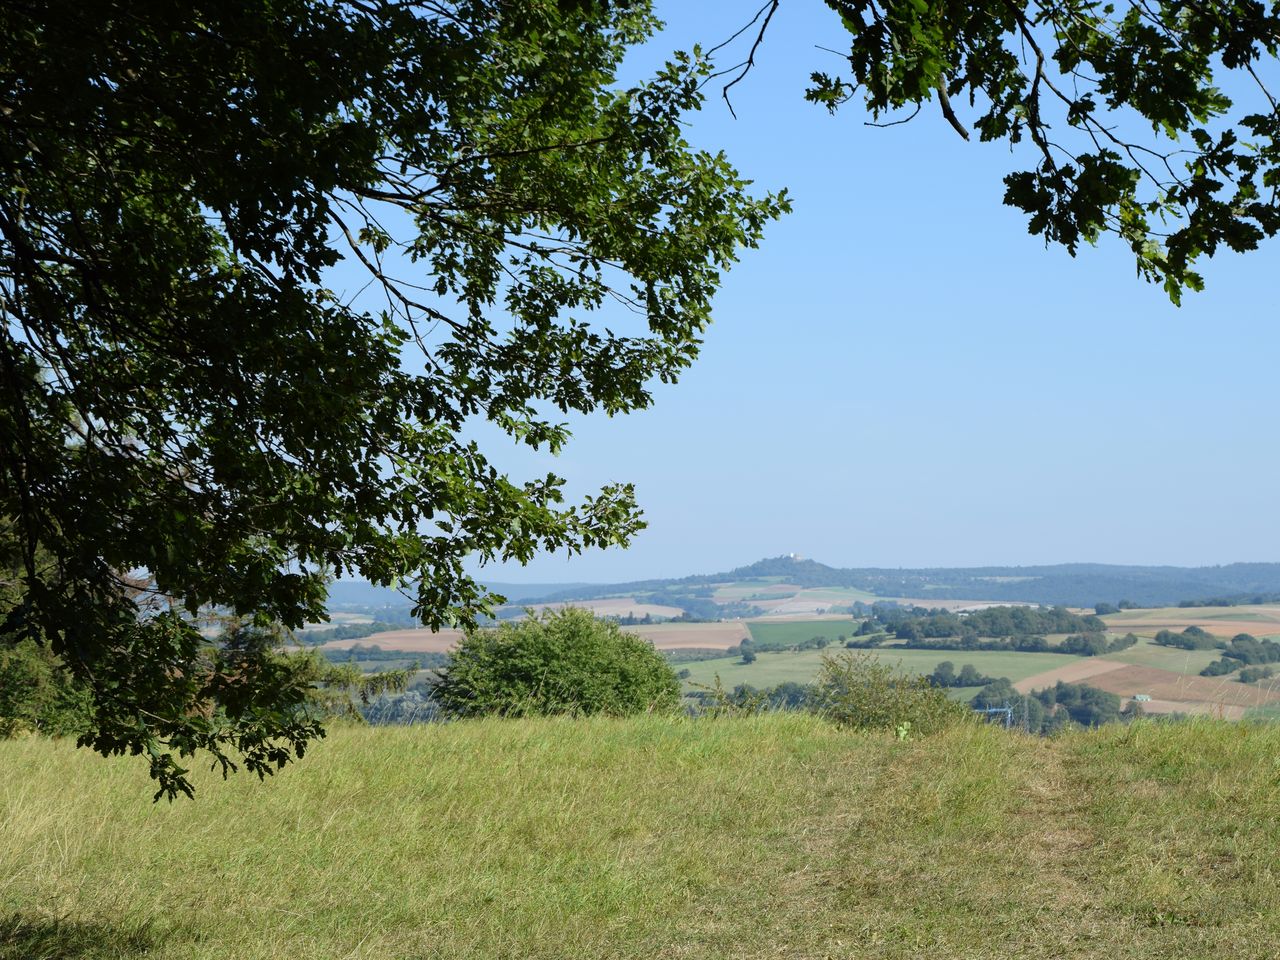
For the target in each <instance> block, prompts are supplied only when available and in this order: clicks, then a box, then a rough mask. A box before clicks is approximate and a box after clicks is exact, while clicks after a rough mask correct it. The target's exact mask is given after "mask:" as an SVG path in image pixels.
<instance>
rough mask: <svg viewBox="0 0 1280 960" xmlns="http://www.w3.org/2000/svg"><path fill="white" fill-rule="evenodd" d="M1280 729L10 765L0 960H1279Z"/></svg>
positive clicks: (632, 728) (714, 731) (32, 750)
mask: <svg viewBox="0 0 1280 960" xmlns="http://www.w3.org/2000/svg"><path fill="white" fill-rule="evenodd" d="M1277 757H1280V728H1277V727H1274V726H1263V725H1245V724H1227V723H1221V722H1214V721H1203V722H1200V721H1197V722H1191V723H1185V724H1158V723H1154V722H1149V721H1139V722H1137V723H1134V724H1132V725H1129V726H1125V727H1120V726H1115V727H1106V728H1102V729H1100V730H1096V731H1089V732H1081V733H1072V734H1069V735H1066V736H1062V737H1058V738H1031V737H1024V736H1021V735H1018V734H1016V733H1009V732H1006V731H1004V730H1002V729H999V728H995V727H989V726H984V725H978V724H960V725H957V726H954V727H951V728H948V729H947V730H944V731H942V732H940V733H939V734H937V735H935V736H930V737H925V738H912V739H909V740H907V741H903V742H900V741H898V740H896V739H895V738H894V736H893V735H892V734H882V733H875V734H871V733H867V734H859V733H852V732H845V731H841V730H839V729H837V728H836V727H834V726H833V725H830V724H827V723H824V722H822V721H820V720H818V719H816V718H814V717H810V716H805V715H797V714H785V713H784V714H779V713H771V714H765V715H761V716H751V717H739V718H728V719H719V720H688V719H679V718H665V717H653V716H645V717H635V718H629V719H623V720H614V719H601V718H592V719H577V720H570V719H538V720H532V719H525V720H510V721H497V720H484V721H475V722H465V723H455V724H448V725H438V726H428V727H416V728H412V729H405V728H399V729H386V728H383V729H345V728H344V729H338V730H335V731H334V732H333V734H332V735H331V736H330V738H329V739H328V740H326V741H325V742H323V743H321V744H318V745H317V749H316V750H315V752H314V753H311V752H308V756H307V759H306V760H305V761H304V762H303V763H301V764H298V765H297V766H291V767H289V768H287V769H286V770H284V771H283V772H282V773H281V774H280V775H279V776H277V777H275V778H273V779H271V780H269V781H267V782H266V783H264V784H259V783H257V782H256V781H252V780H249V779H248V778H244V777H238V778H233V779H232V780H231V781H229V782H227V783H225V784H224V783H223V782H221V781H220V780H218V779H217V778H216V777H214V776H212V775H209V776H203V777H200V778H199V781H198V786H199V791H200V792H199V794H198V798H197V800H196V801H195V802H185V801H183V802H179V803H175V804H173V805H168V804H161V805H152V804H151V803H150V801H149V799H148V798H149V796H150V793H151V791H150V787H149V784H148V782H147V779H146V775H145V771H143V770H142V769H140V768H139V766H138V765H137V764H136V763H130V762H127V760H114V761H103V760H101V759H99V758H97V757H94V756H91V755H89V754H87V753H85V752H83V751H81V752H77V751H75V750H74V749H73V748H72V747H71V746H70V744H68V743H65V742H62V743H56V742H51V741H47V740H42V739H36V738H29V739H25V740H19V741H10V742H2V743H0V957H3V958H4V960H29V958H46V960H47V958H55V957H57V958H66V957H75V958H89V960H105V958H113V960H120V958H133V957H142V956H146V957H149V958H159V960H177V958H182V960H187V958H195V960H204V958H210V960H211V958H220V960H221V958H236V960H258V958H278V957H307V958H318V960H328V958H333V960H337V958H357V960H359V958H367V960H373V958H377V960H390V958H396V960H399V958H414V960H416V958H440V960H445V958H448V960H453V958H463V960H468V958H495V960H496V958H525V957H532V958H557V960H561V958H569V960H579V958H582V960H585V958H592V960H596V958H605V960H639V958H646V960H648V958H672V960H676V958H682V960H683V958H694V957H696V958H730V957H732V958H744V960H757V958H760V960H763V958H766V957H767V958H776V957H789V958H796V960H799V958H813V960H817V958H826V957H839V958H850V960H862V958H867V960H870V958H876V960H907V958H922V957H927V958H939V960H979V958H1000V960H1011V958H1017V960H1023V958H1025V960H1032V958H1036V960H1040V958H1046V957H1052V958H1055V960H1086V958H1087V960H1094V958H1102V957H1122V958H1127V960H1148V958H1149V960H1167V958H1178V960H1222V958H1232V960H1236V958H1247V960H1273V958H1274V957H1275V956H1276V952H1277V951H1276V945H1277V944H1278V943H1280V913H1278V912H1277V910H1276V909H1275V906H1276V904H1277V902H1280V891H1278V890H1277V875H1276V853H1275V852H1276V850H1277V849H1280V799H1278V798H1280V790H1278V788H1277V779H1278V778H1280V766H1278V765H1277V760H1276V758H1277Z"/></svg>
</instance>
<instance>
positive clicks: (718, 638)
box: [622, 621, 751, 650]
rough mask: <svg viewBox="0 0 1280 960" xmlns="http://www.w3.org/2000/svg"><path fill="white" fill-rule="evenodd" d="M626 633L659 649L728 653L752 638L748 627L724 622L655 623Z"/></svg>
mask: <svg viewBox="0 0 1280 960" xmlns="http://www.w3.org/2000/svg"><path fill="white" fill-rule="evenodd" d="M622 629H623V630H625V631H626V632H627V633H634V634H636V635H638V636H641V637H644V638H645V639H646V640H648V641H649V642H650V643H652V644H653V645H654V646H655V647H657V648H658V649H659V650H682V649H696V648H698V647H712V648H715V649H718V650H726V649H728V648H729V647H733V646H737V645H738V644H739V643H741V642H742V641H743V640H746V639H747V638H748V637H750V636H751V634H750V633H748V632H747V627H746V624H744V623H741V622H739V621H723V622H721V623H655V624H651V625H648V626H635V627H623V628H622Z"/></svg>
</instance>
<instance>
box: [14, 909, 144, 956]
mask: <svg viewBox="0 0 1280 960" xmlns="http://www.w3.org/2000/svg"><path fill="white" fill-rule="evenodd" d="M156 943H157V937H156V936H155V934H154V933H153V932H152V930H151V929H150V926H149V925H148V924H135V925H132V926H117V925H113V924H109V923H84V922H81V921H78V920H67V919H58V918H55V917H47V916H37V915H30V914H23V913H10V914H2V915H0V960H133V958H134V957H146V956H151V955H152V954H153V952H154V948H155V946H156Z"/></svg>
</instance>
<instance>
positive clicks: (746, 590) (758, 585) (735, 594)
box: [712, 580, 804, 603]
mask: <svg viewBox="0 0 1280 960" xmlns="http://www.w3.org/2000/svg"><path fill="white" fill-rule="evenodd" d="M803 589H804V587H800V586H797V585H796V584H794V583H782V582H781V581H780V580H777V581H775V580H741V581H738V582H736V583H722V584H720V585H719V586H717V587H716V588H715V592H714V593H713V594H712V597H713V599H715V600H718V601H720V602H722V603H724V602H728V601H732V600H751V599H752V598H755V597H776V598H782V597H789V596H793V595H794V594H796V593H797V592H798V591H800V590H803Z"/></svg>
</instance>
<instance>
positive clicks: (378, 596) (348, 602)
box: [329, 580, 595, 610]
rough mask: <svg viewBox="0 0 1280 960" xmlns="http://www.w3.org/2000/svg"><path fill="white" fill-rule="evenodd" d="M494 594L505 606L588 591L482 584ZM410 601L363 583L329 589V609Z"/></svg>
mask: <svg viewBox="0 0 1280 960" xmlns="http://www.w3.org/2000/svg"><path fill="white" fill-rule="evenodd" d="M484 585H485V586H486V587H487V588H488V589H490V590H492V591H493V592H494V593H500V594H502V595H503V596H504V597H506V598H507V602H508V603H523V602H524V601H526V600H532V599H535V598H537V597H541V596H545V595H546V594H548V593H556V592H560V591H564V590H583V589H592V588H594V586H595V584H589V583H485V584H484ZM410 604H411V601H410V600H409V599H408V598H406V597H405V595H404V594H402V593H400V592H399V591H396V590H392V589H390V588H388V587H375V586H374V585H373V584H371V583H369V582H367V581H365V580H337V581H335V582H334V583H332V584H330V586H329V609H330V610H351V609H355V608H360V609H365V608H379V607H391V608H393V609H395V608H399V607H408V606H409V605H410Z"/></svg>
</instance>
